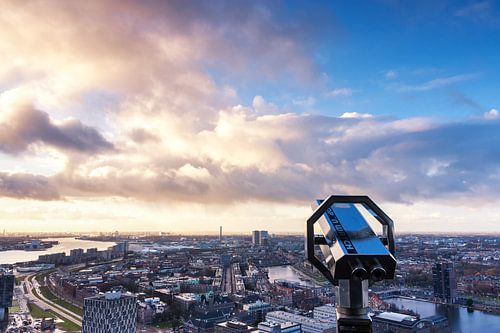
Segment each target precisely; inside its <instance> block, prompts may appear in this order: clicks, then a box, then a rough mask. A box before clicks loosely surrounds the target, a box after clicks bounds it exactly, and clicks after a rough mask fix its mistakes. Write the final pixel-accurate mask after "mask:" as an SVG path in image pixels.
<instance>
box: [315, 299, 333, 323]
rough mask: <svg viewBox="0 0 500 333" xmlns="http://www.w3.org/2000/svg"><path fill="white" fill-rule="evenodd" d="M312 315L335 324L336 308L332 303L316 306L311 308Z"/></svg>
mask: <svg viewBox="0 0 500 333" xmlns="http://www.w3.org/2000/svg"><path fill="white" fill-rule="evenodd" d="M313 317H314V319H318V320H323V321H327V322H330V323H332V324H334V325H337V308H336V307H335V306H334V305H333V304H326V305H323V306H317V307H315V308H314V310H313Z"/></svg>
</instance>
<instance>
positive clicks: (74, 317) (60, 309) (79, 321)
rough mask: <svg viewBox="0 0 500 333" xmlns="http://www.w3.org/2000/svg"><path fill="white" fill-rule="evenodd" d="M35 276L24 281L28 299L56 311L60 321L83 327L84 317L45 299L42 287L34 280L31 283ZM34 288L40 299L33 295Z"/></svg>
mask: <svg viewBox="0 0 500 333" xmlns="http://www.w3.org/2000/svg"><path fill="white" fill-rule="evenodd" d="M33 276H34V275H28V276H27V277H26V278H25V279H24V281H23V283H24V285H25V286H26V289H27V290H28V298H29V299H31V300H33V301H34V302H35V303H42V304H43V305H44V306H45V307H46V308H48V309H50V310H52V311H54V312H55V313H56V314H57V315H58V316H59V317H60V319H62V320H67V321H70V322H72V323H75V324H77V325H79V326H81V325H82V317H81V316H79V315H77V314H76V313H73V312H71V311H69V310H68V309H66V308H64V307H62V306H60V305H58V304H55V303H53V302H51V301H49V300H48V299H47V298H45V297H44V296H43V295H42V293H41V292H40V286H39V285H38V282H37V281H36V279H33V281H34V283H31V281H30V278H32V277H33ZM33 288H35V289H36V292H37V294H38V296H39V297H37V296H35V295H34V294H33V290H32V289H33ZM66 312H70V313H71V314H72V315H68V314H67V313H66ZM77 318H78V319H77Z"/></svg>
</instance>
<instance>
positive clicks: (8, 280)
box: [0, 268, 14, 327]
mask: <svg viewBox="0 0 500 333" xmlns="http://www.w3.org/2000/svg"><path fill="white" fill-rule="evenodd" d="M13 295H14V275H12V273H10V272H9V271H7V270H3V269H1V268H0V327H1V326H2V323H5V322H6V321H7V320H8V317H9V307H11V306H12V296H13Z"/></svg>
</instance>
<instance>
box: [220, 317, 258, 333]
mask: <svg viewBox="0 0 500 333" xmlns="http://www.w3.org/2000/svg"><path fill="white" fill-rule="evenodd" d="M250 332H258V331H257V328H256V327H253V326H248V325H247V324H245V323H242V322H239V321H235V320H229V321H224V322H222V323H218V324H217V325H215V333H250Z"/></svg>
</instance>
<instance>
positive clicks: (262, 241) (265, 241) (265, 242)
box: [259, 230, 269, 246]
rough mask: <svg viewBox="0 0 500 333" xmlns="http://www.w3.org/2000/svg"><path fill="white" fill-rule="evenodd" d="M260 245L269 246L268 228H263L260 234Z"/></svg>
mask: <svg viewBox="0 0 500 333" xmlns="http://www.w3.org/2000/svg"><path fill="white" fill-rule="evenodd" d="M259 236H260V237H259V243H260V246H267V245H268V244H269V243H268V242H269V233H268V232H267V230H261V231H260V235H259Z"/></svg>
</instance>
